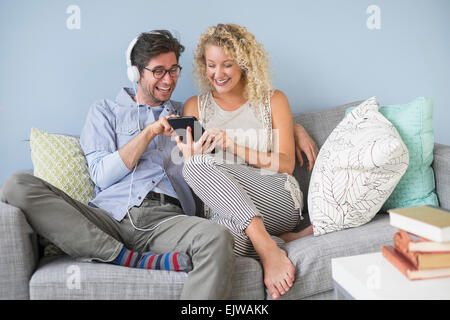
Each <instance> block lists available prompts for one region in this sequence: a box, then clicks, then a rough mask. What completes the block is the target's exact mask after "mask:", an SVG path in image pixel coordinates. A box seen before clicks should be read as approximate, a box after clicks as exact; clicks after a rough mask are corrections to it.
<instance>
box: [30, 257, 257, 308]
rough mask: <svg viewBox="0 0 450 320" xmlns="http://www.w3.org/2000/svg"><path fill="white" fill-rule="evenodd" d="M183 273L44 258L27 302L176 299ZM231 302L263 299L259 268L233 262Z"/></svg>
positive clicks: (248, 262)
mask: <svg viewBox="0 0 450 320" xmlns="http://www.w3.org/2000/svg"><path fill="white" fill-rule="evenodd" d="M186 278H187V273H184V272H174V271H162V270H141V269H135V268H127V267H121V266H116V265H113V264H108V263H88V262H78V261H76V260H74V259H73V258H71V257H69V256H67V255H64V256H53V257H46V258H43V259H42V260H41V261H40V264H39V266H38V268H37V270H36V272H35V273H34V274H33V276H32V278H31V280H30V299H37V300H54V299H59V300H76V299H81V300H91V299H93V300H139V299H140V300H145V299H151V300H158V299H167V300H172V299H175V300H176V299H179V298H180V295H181V290H182V289H183V283H184V281H185V280H186ZM232 282H233V284H232V286H233V288H232V295H231V297H230V298H231V299H234V300H239V299H255V300H257V299H260V300H261V299H264V284H263V275H262V269H261V266H260V264H259V263H258V262H257V261H256V260H254V259H251V258H237V259H236V265H235V273H234V275H233V279H232Z"/></svg>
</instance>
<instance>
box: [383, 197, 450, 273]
mask: <svg viewBox="0 0 450 320" xmlns="http://www.w3.org/2000/svg"><path fill="white" fill-rule="evenodd" d="M388 212H389V217H390V224H391V225H392V226H393V227H396V228H398V229H399V231H398V232H397V233H395V235H394V245H393V246H383V247H382V248H381V252H382V254H383V256H384V257H385V258H386V259H387V260H388V261H389V262H390V263H392V264H393V265H394V266H395V267H396V268H397V269H398V270H400V271H401V272H402V273H403V274H404V275H405V276H406V277H408V279H410V280H418V279H430V278H440V277H450V211H447V210H445V209H442V208H438V207H433V206H420V207H412V208H401V209H390V210H388Z"/></svg>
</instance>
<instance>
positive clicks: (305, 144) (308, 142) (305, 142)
mask: <svg viewBox="0 0 450 320" xmlns="http://www.w3.org/2000/svg"><path fill="white" fill-rule="evenodd" d="M294 137H295V153H296V154H297V159H298V162H299V164H300V167H303V156H302V152H303V153H304V154H305V155H306V158H307V159H308V171H311V170H312V168H313V167H314V163H315V162H316V159H317V154H318V153H319V149H318V148H317V145H316V143H315V142H314V140H313V139H312V138H311V137H310V136H309V134H308V132H306V130H305V128H303V126H301V125H300V124H298V123H296V124H295V125H294Z"/></svg>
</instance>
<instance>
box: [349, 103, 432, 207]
mask: <svg viewBox="0 0 450 320" xmlns="http://www.w3.org/2000/svg"><path fill="white" fill-rule="evenodd" d="M352 109H353V108H352V107H351V108H349V109H348V110H347V112H351V111H352ZM379 111H380V112H381V113H382V114H383V115H384V116H385V117H386V119H388V120H389V121H390V122H392V124H393V125H394V126H395V127H396V128H397V130H398V132H399V134H400V136H401V137H402V139H403V141H404V143H405V145H406V147H407V148H408V151H409V166H408V169H407V170H406V173H405V174H404V175H403V177H402V178H401V179H400V182H399V183H398V185H397V187H396V188H395V190H394V191H393V192H392V194H391V196H390V197H389V199H387V201H386V202H385V203H384V205H383V207H382V210H383V211H384V212H386V211H387V210H388V209H392V208H406V207H414V206H422V205H432V206H437V205H438V199H437V196H436V192H435V180H434V173H433V168H432V166H431V164H432V162H433V148H434V131H433V101H432V100H431V99H430V98H427V97H418V98H415V99H414V100H412V101H411V102H409V103H406V104H399V105H388V106H381V107H380V108H379Z"/></svg>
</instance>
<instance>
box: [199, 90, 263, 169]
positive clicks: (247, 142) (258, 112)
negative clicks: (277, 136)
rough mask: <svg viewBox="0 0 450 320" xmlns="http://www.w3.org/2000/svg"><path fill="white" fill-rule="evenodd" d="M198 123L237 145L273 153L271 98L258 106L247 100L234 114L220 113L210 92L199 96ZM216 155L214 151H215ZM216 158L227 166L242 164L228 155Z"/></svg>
mask: <svg viewBox="0 0 450 320" xmlns="http://www.w3.org/2000/svg"><path fill="white" fill-rule="evenodd" d="M198 111H199V121H200V123H201V125H202V126H203V128H205V129H206V130H208V129H218V130H223V131H225V132H226V133H227V136H228V137H230V138H231V139H232V140H233V141H234V142H235V143H236V144H238V145H240V146H243V147H248V148H249V149H253V150H258V151H260V152H271V151H272V115H271V109H270V98H269V97H268V98H267V99H266V103H265V104H264V105H260V106H254V105H251V104H250V103H249V102H248V101H247V102H246V103H244V104H243V105H242V106H241V107H239V108H238V109H236V110H233V111H226V110H223V109H222V108H221V107H220V106H219V105H217V103H216V101H215V100H214V97H213V95H212V92H207V93H204V94H201V95H199V96H198ZM216 152H217V151H216ZM215 157H216V159H217V158H218V159H223V160H225V161H226V163H239V164H244V163H245V161H244V160H243V159H241V158H239V157H235V156H234V155H232V154H230V153H228V152H227V153H226V154H225V153H223V152H222V151H219V152H218V153H216V156H215Z"/></svg>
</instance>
